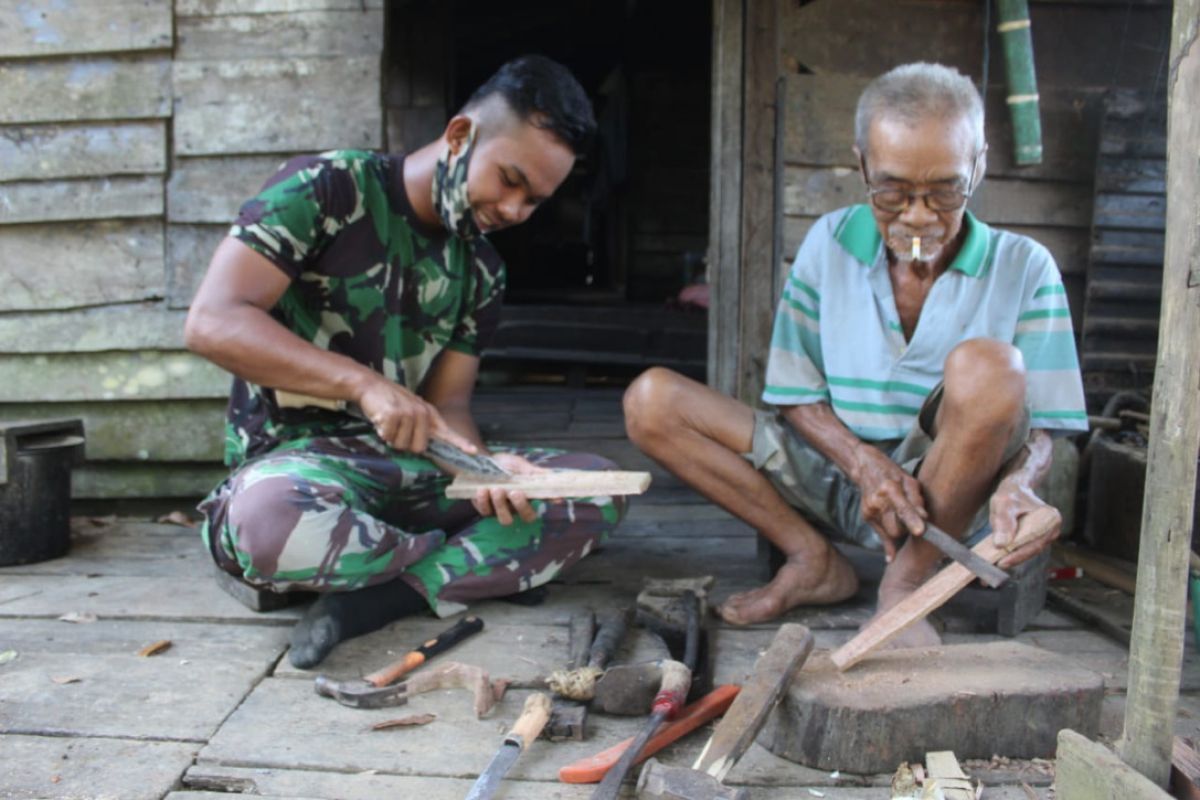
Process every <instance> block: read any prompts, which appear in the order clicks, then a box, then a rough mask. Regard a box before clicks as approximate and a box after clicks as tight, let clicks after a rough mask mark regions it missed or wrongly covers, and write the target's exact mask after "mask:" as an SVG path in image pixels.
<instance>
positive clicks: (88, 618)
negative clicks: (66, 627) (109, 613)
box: [59, 611, 97, 623]
mask: <svg viewBox="0 0 1200 800" xmlns="http://www.w3.org/2000/svg"><path fill="white" fill-rule="evenodd" d="M96 619H97V617H96V615H95V614H88V613H86V612H81V611H69V612H67V613H66V614H63V615H62V616H61V617H59V620H61V621H62V622H77V623H87V622H95V621H96Z"/></svg>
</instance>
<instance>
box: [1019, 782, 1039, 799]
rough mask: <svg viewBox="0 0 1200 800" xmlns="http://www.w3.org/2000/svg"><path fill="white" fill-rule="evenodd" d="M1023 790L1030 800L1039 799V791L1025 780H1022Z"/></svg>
mask: <svg viewBox="0 0 1200 800" xmlns="http://www.w3.org/2000/svg"><path fill="white" fill-rule="evenodd" d="M1021 791H1022V792H1024V793H1025V796H1026V797H1028V798H1029V800H1038V796H1037V792H1035V791H1034V790H1033V787H1032V786H1030V785H1029V784H1028V783H1025V782H1024V781H1022V782H1021Z"/></svg>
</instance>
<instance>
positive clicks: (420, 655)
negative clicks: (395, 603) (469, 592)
mask: <svg viewBox="0 0 1200 800" xmlns="http://www.w3.org/2000/svg"><path fill="white" fill-rule="evenodd" d="M481 630H483V620H481V619H480V618H479V617H476V616H474V615H472V616H469V617H463V618H462V619H460V620H459V621H458V622H456V623H454V624H453V625H452V626H450V627H449V628H447V629H446V630H444V631H442V632H441V633H439V634H438V635H437V636H435V637H433V638H432V639H430V640H429V641H427V642H422V643H421V646H420V647H415V648H413V649H412V650H411V651H410V652H408V653H406V654H405V655H404V657H403V658H401V659H400V660H399V661H396V662H393V663H391V664H389V665H388V666H386V667H384V668H383V669H381V670H378V671H376V672H372V673H371V674H370V675H368V676H366V677H365V678H363V680H365V681H366V682H367V683H369V684H371V685H372V686H380V687H383V686H387V685H389V684H392V683H395V682H396V681H398V680H400V679H401V678H403V677H404V676H405V675H407V674H408V673H410V672H412V671H413V670H414V669H416V668H417V667H419V666H421V665H422V664H424V663H425V662H426V661H428V660H429V659H431V658H433V657H434V656H436V655H437V654H438V653H443V652H445V651H446V650H449V649H450V648H451V647H454V645H456V644H458V643H459V642H461V641H462V640H463V639H466V638H468V637H471V636H474V635H475V634H477V633H479V632H480V631H481Z"/></svg>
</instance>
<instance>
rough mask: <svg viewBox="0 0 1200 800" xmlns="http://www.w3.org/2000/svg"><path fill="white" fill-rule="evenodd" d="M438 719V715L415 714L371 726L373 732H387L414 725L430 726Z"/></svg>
mask: <svg viewBox="0 0 1200 800" xmlns="http://www.w3.org/2000/svg"><path fill="white" fill-rule="evenodd" d="M435 719H437V714H413V715H412V716H411V717H400V718H399V719H389V720H386V721H384V722H377V723H375V724H374V725H372V726H371V730H373V731H385V730H387V729H388V728H410V727H412V726H414V725H428V724H429V723H431V722H433V721H434V720H435Z"/></svg>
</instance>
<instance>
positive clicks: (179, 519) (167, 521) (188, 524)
mask: <svg viewBox="0 0 1200 800" xmlns="http://www.w3.org/2000/svg"><path fill="white" fill-rule="evenodd" d="M154 521H155V522H158V523H160V524H162V525H182V526H183V527H185V528H194V527H196V521H195V520H193V519H191V518H190V517H189V516H188V515H187V514H186V513H184V512H183V511H172V512H171V513H170V514H164V515H163V516H161V517H159V518H158V519H156V520H154Z"/></svg>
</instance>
